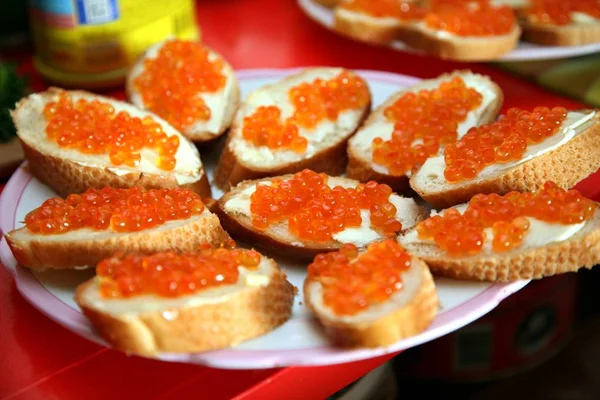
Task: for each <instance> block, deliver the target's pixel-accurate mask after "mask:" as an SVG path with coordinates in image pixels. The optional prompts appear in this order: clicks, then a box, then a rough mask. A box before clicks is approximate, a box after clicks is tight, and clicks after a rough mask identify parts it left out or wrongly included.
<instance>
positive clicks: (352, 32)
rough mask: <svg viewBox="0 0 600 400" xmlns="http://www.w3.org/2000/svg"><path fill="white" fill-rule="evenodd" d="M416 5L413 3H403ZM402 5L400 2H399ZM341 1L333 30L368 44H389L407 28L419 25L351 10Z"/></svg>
mask: <svg viewBox="0 0 600 400" xmlns="http://www.w3.org/2000/svg"><path fill="white" fill-rule="evenodd" d="M402 2H403V3H414V2H413V1H402ZM399 3H400V2H399ZM343 4H344V2H343V1H341V2H339V4H338V5H337V6H336V7H335V10H334V14H333V15H334V20H333V30H334V31H336V32H338V33H340V34H342V35H344V36H347V37H350V38H352V39H356V40H360V41H363V42H367V43H377V44H389V43H391V42H392V41H394V40H396V39H398V38H399V37H401V34H402V32H403V30H404V29H405V28H407V27H408V26H410V25H412V24H415V23H417V20H401V19H398V18H394V17H379V16H373V15H369V14H367V13H364V12H360V11H356V10H350V9H347V8H345V7H344V6H343Z"/></svg>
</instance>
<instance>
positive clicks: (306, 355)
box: [0, 68, 529, 369]
mask: <svg viewBox="0 0 600 400" xmlns="http://www.w3.org/2000/svg"><path fill="white" fill-rule="evenodd" d="M301 69H302V68H294V69H249V70H240V71H237V77H238V79H240V80H245V79H259V78H278V77H282V76H285V75H289V74H290V73H293V72H295V71H298V70H301ZM357 72H358V73H359V74H360V75H362V76H363V77H364V78H366V79H368V80H373V81H379V82H384V83H391V84H394V85H411V84H414V83H415V82H418V81H419V80H420V79H418V78H415V77H410V76H406V75H400V74H393V73H388V72H380V71H366V70H358V71H357ZM23 165H25V163H24V164H23ZM23 165H22V166H21V167H20V168H19V169H18V170H17V171H16V172H15V173H14V174H13V176H12V177H11V178H10V180H9V181H8V183H7V185H6V187H5V189H4V191H3V193H2V195H1V196H0V230H1V231H2V232H8V231H10V230H12V229H14V227H15V226H16V222H17V221H15V218H16V211H17V208H18V204H19V202H20V199H21V196H22V195H23V192H24V190H25V189H26V187H27V185H28V184H29V182H30V181H31V179H32V177H31V175H30V174H29V173H28V172H26V171H25V170H24V169H23ZM14 199H16V201H14ZM0 260H1V261H2V264H4V265H5V267H6V268H7V269H8V270H9V271H10V272H11V273H13V275H15V279H16V283H17V288H18V290H19V292H20V293H21V294H22V295H23V296H24V297H25V298H26V299H27V300H28V301H29V302H30V303H31V304H32V305H33V306H34V307H36V308H37V309H38V310H39V311H40V312H42V313H43V314H44V315H46V316H47V317H49V318H50V319H52V320H54V321H56V322H58V323H59V324H60V325H62V326H64V327H66V328H67V329H69V330H71V331H74V332H75V333H77V334H79V335H81V336H83V337H85V338H87V339H89V340H91V341H93V342H95V343H98V344H101V345H104V346H106V343H105V342H104V341H103V340H102V339H101V338H99V337H98V336H97V335H96V334H95V332H94V331H93V330H92V328H91V326H90V324H89V322H88V321H87V319H86V318H85V317H84V316H83V315H82V314H81V313H80V312H77V311H76V310H74V309H72V308H71V307H70V306H68V305H67V304H65V303H63V302H62V301H60V300H59V299H58V298H56V297H55V296H54V295H52V294H51V293H50V292H49V291H48V290H47V289H46V288H45V287H44V286H42V285H41V284H40V283H39V281H38V280H37V279H36V278H35V276H34V275H33V273H32V272H31V271H30V270H28V269H26V268H22V267H19V266H17V264H16V260H15V259H14V257H13V255H12V253H11V252H10V250H9V248H8V245H7V244H6V240H5V239H2V243H1V244H0ZM528 282H529V281H518V282H512V283H508V284H495V285H492V286H490V287H488V288H487V289H485V290H484V291H483V292H481V293H479V294H478V295H477V296H475V297H473V298H472V299H470V300H468V301H466V302H464V303H462V304H460V305H458V306H456V307H454V308H452V309H450V310H447V311H444V312H442V313H440V314H439V315H438V316H437V318H436V319H435V321H434V322H433V324H432V325H431V326H430V327H429V329H428V330H427V331H425V332H423V333H422V334H420V335H418V336H415V337H412V338H408V339H406V340H403V341H400V342H398V343H396V344H394V345H392V346H390V347H387V348H380V349H360V350H342V349H338V348H335V347H327V346H320V347H314V348H304V349H295V350H238V349H226V350H219V351H213V352H206V353H194V354H161V355H160V356H159V357H158V358H159V359H161V360H165V361H173V362H184V363H192V364H202V365H207V366H210V367H214V368H225V369H264V368H277V367H284V366H318V365H330V364H339V363H347V362H352V361H358V360H363V359H367V358H372V357H377V356H381V355H384V354H388V353H394V352H398V351H401V350H405V349H407V348H410V347H414V346H417V345H419V344H422V343H425V342H428V341H430V340H433V339H436V338H438V337H440V336H443V335H445V334H447V333H450V332H453V331H455V330H457V329H459V328H461V327H463V326H465V325H467V324H468V323H470V322H472V321H474V320H476V319H477V318H480V317H481V316H483V315H485V314H486V313H488V312H489V311H491V310H492V309H494V308H495V307H496V306H497V305H498V304H499V303H500V301H502V300H503V299H505V298H506V297H508V296H510V295H511V294H513V293H515V292H517V291H518V290H520V289H521V288H523V287H524V286H525V285H527V283H528Z"/></svg>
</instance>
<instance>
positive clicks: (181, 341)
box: [75, 257, 295, 356]
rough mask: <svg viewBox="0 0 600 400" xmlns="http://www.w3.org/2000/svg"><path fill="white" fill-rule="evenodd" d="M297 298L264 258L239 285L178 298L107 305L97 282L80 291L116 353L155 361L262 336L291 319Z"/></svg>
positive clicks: (139, 299)
mask: <svg viewBox="0 0 600 400" xmlns="http://www.w3.org/2000/svg"><path fill="white" fill-rule="evenodd" d="M294 295H295V288H294V287H293V286H292V285H291V284H290V283H289V282H288V281H287V279H286V275H285V273H284V272H283V271H281V270H280V269H279V267H278V266H277V264H276V263H275V262H274V261H273V260H271V259H268V258H265V257H262V260H261V263H260V265H259V267H258V268H257V269H256V270H253V271H250V270H248V269H245V268H240V278H239V279H238V282H237V283H236V284H234V285H224V286H221V287H215V288H209V289H205V290H201V291H198V292H197V293H194V294H191V295H187V296H181V297H178V298H164V297H158V296H151V295H143V296H136V297H132V298H128V299H106V298H103V297H101V296H100V294H99V286H98V278H97V277H96V278H92V279H91V280H89V281H87V282H85V283H83V284H82V285H80V286H79V287H78V288H77V291H76V293H75V301H76V302H77V304H78V305H79V306H80V307H81V309H82V310H83V313H84V314H85V316H86V317H87V318H88V319H89V320H90V322H91V323H92V325H94V327H95V328H96V329H97V330H98V332H99V333H100V334H101V336H102V337H103V338H104V339H105V340H106V341H107V342H108V343H109V344H110V345H111V346H112V347H114V348H115V349H117V350H121V351H124V352H126V353H133V354H139V355H144V356H156V355H157V354H158V353H161V352H169V353H193V352H201V351H209V350H217V349H221V348H225V347H230V346H235V345H237V344H239V343H241V342H243V341H245V340H248V339H252V338H254V337H257V336H260V335H263V334H265V333H267V332H269V331H271V330H273V329H275V328H277V327H278V326H280V325H281V324H283V323H284V322H285V321H287V320H288V319H289V318H290V316H291V313H292V304H293V300H294Z"/></svg>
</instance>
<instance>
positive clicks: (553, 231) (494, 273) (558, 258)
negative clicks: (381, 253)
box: [398, 205, 600, 282]
mask: <svg viewBox="0 0 600 400" xmlns="http://www.w3.org/2000/svg"><path fill="white" fill-rule="evenodd" d="M462 207H464V208H466V205H462ZM530 221H533V220H532V219H530ZM530 235H531V236H530ZM398 240H399V242H400V243H401V244H402V246H404V248H405V249H406V251H408V252H409V253H410V254H412V255H414V256H415V257H419V258H420V259H422V260H423V261H425V262H426V263H427V265H429V268H430V269H431V272H433V274H434V275H436V276H446V277H450V278H455V279H465V280H476V281H489V282H505V281H516V280H520V279H540V278H543V277H547V276H552V275H556V274H562V273H566V272H574V271H577V270H579V269H581V268H584V267H585V268H591V267H593V266H594V265H597V264H599V263H600V211H598V210H597V211H596V213H595V214H594V216H593V218H592V219H591V220H588V221H586V222H585V223H582V224H575V225H559V224H546V223H543V222H541V221H538V222H536V223H535V224H534V222H532V223H531V226H530V229H529V231H528V232H527V234H526V236H525V238H524V242H523V244H522V246H521V247H519V248H517V249H514V250H510V251H507V252H503V253H497V252H494V251H493V250H491V248H486V246H485V245H484V248H483V250H482V252H481V253H479V254H477V255H471V256H451V255H448V253H446V252H445V251H444V250H442V249H440V248H439V247H438V246H437V245H436V244H435V243H434V242H431V241H423V240H420V239H419V238H418V233H417V232H416V228H415V229H411V230H409V231H407V232H405V233H404V234H402V235H400V236H399V237H398Z"/></svg>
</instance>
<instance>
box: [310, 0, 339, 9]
mask: <svg viewBox="0 0 600 400" xmlns="http://www.w3.org/2000/svg"><path fill="white" fill-rule="evenodd" d="M313 1H314V2H315V3H317V4H320V5H322V6H325V7H329V8H333V7H335V6H337V5H338V4H340V3H341V2H342V1H343V0H313Z"/></svg>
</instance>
